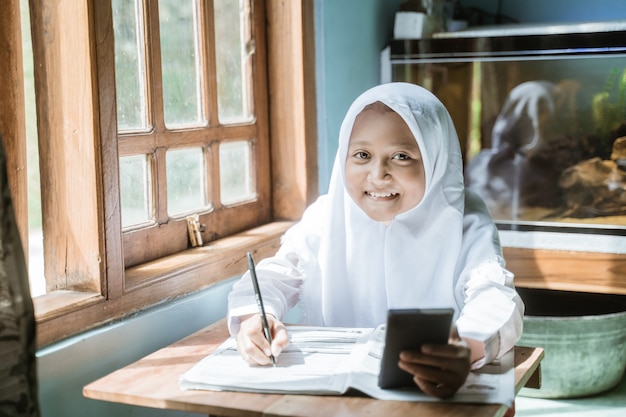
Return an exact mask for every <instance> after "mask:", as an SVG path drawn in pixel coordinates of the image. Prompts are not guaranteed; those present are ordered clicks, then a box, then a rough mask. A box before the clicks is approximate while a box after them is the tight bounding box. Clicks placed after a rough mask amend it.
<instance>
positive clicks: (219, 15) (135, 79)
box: [100, 0, 271, 284]
mask: <svg viewBox="0 0 626 417" xmlns="http://www.w3.org/2000/svg"><path fill="white" fill-rule="evenodd" d="M253 4H254V3H252V1H251V0H241V1H229V0H215V1H213V2H207V1H198V0H184V1H178V0H158V1H147V0H132V1H129V0H113V1H112V18H113V28H114V39H115V71H114V72H115V85H116V88H115V92H116V96H115V101H116V110H117V111H116V114H117V126H118V134H117V141H118V152H119V161H120V162H119V171H120V174H119V175H120V195H121V214H122V218H121V220H122V228H123V253H124V266H125V267H126V268H128V267H131V266H134V265H139V264H142V263H145V262H147V261H150V260H153V259H157V258H161V257H163V256H167V255H170V254H172V253H177V252H180V251H181V250H184V249H187V248H188V246H189V236H188V225H187V220H186V218H187V216H189V215H195V214H198V215H199V220H198V223H199V224H201V225H203V226H202V227H201V235H202V241H204V242H207V241H212V240H215V239H217V238H219V237H223V236H228V235H230V234H232V233H234V232H238V231H241V230H245V229H248V228H250V227H252V226H255V225H259V224H262V223H266V222H267V221H268V220H269V219H270V214H271V213H270V209H271V206H270V205H269V204H267V202H268V201H269V197H270V193H269V181H270V170H269V163H268V157H269V153H268V148H269V142H268V136H267V131H268V127H267V117H266V111H267V105H266V102H267V99H266V96H267V93H266V90H267V82H266V74H265V68H264V67H263V66H262V63H263V60H260V59H259V58H258V56H259V55H263V54H264V53H265V50H264V44H265V42H264V31H263V30H262V29H263V28H262V27H261V26H260V25H259V24H258V23H257V25H256V27H255V25H254V23H255V20H254V19H255V15H254V13H255V12H256V13H257V14H259V13H260V10H255V9H254V8H253ZM257 4H259V3H258V2H257ZM261 17H262V15H261ZM259 21H260V22H262V20H259V18H257V22H259ZM107 93H108V91H104V92H100V94H107ZM129 284H130V283H129Z"/></svg>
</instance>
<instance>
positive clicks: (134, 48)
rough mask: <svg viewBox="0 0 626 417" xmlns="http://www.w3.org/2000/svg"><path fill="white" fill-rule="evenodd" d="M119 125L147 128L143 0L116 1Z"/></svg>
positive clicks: (114, 1)
mask: <svg viewBox="0 0 626 417" xmlns="http://www.w3.org/2000/svg"><path fill="white" fill-rule="evenodd" d="M112 6H113V30H114V34H115V84H116V94H117V125H118V128H119V130H120V131H130V130H135V131H136V130H147V128H148V123H149V122H148V111H147V108H148V105H147V100H148V99H147V89H146V67H145V62H146V60H145V56H146V55H145V49H144V41H143V38H144V35H143V34H144V31H143V26H144V25H143V18H142V16H143V14H142V13H141V8H142V2H141V0H134V1H133V0H131V1H129V0H113V1H112Z"/></svg>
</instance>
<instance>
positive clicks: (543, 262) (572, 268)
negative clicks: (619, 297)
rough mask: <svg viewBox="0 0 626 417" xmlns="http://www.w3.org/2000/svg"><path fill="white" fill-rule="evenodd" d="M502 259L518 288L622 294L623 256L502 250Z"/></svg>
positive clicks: (625, 264) (625, 285)
mask: <svg viewBox="0 0 626 417" xmlns="http://www.w3.org/2000/svg"><path fill="white" fill-rule="evenodd" d="M504 256H505V259H506V262H507V269H509V270H510V271H511V272H513V273H514V274H515V285H516V286H518V287H526V288H544V289H553V290H562V291H582V292H597V293H606V294H626V255H619V254H611V253H594V252H574V251H560V250H544V249H520V248H504Z"/></svg>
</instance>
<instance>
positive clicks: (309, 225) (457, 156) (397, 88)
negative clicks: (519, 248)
mask: <svg viewBox="0 0 626 417" xmlns="http://www.w3.org/2000/svg"><path fill="white" fill-rule="evenodd" d="M377 101H380V102H382V103H384V104H385V105H387V106H388V107H389V108H391V109H392V110H394V111H395V112H396V113H398V114H399V115H400V116H401V117H402V119H403V120H404V121H405V122H406V124H407V125H408V126H409V128H410V130H411V132H412V133H413V136H414V137H415V139H416V141H417V143H418V145H419V148H420V150H421V153H422V159H423V163H424V171H425V183H426V186H425V193H424V197H423V199H422V201H421V202H420V203H419V204H418V205H417V206H416V207H414V208H412V209H410V210H408V211H406V212H404V213H401V214H399V215H397V216H396V217H395V218H394V219H393V220H392V221H391V222H390V223H389V224H384V223H380V222H377V221H374V220H372V219H371V218H369V217H368V216H367V215H366V214H365V213H364V212H363V210H361V209H360V208H359V207H358V206H357V205H356V204H355V203H354V201H353V200H352V198H351V197H350V196H349V194H348V193H347V191H346V187H345V184H344V178H345V176H344V165H345V160H346V156H347V149H348V142H349V139H350V133H351V131H352V127H353V125H354V121H355V118H356V116H357V115H358V114H359V113H360V112H361V111H362V110H363V108H364V107H365V106H367V105H368V104H371V103H374V102H377ZM462 170H463V166H462V158H461V151H460V147H459V141H458V138H457V134H456V130H455V128H454V125H453V123H452V120H451V118H450V115H449V113H448V111H447V110H446V108H445V107H444V106H443V104H442V103H441V102H440V101H439V100H438V99H437V98H436V97H435V96H434V95H433V94H431V93H430V92H428V91H427V90H425V89H423V88H422V87H419V86H417V85H414V84H408V83H390V84H384V85H380V86H377V87H374V88H372V89H370V90H368V91H366V92H365V93H363V94H362V95H361V96H359V97H358V98H357V99H356V100H355V102H354V103H353V104H352V106H351V107H350V109H349V110H348V112H347V114H346V117H345V119H344V121H343V124H342V126H341V130H340V134H339V149H338V151H337V157H336V159H335V164H334V167H333V172H332V176H331V180H330V185H329V191H328V194H326V195H323V196H321V197H319V198H318V200H317V201H315V202H314V203H313V204H312V205H311V206H309V207H308V208H307V210H306V211H305V213H304V215H303V217H302V219H301V221H300V222H299V223H297V224H296V225H294V226H293V227H292V228H291V229H289V230H288V231H287V233H286V234H285V236H284V238H283V242H282V245H281V248H280V249H279V251H278V252H277V254H276V255H275V256H274V257H271V258H268V259H265V260H263V261H261V262H260V263H259V264H258V265H257V275H258V278H259V281H260V285H261V292H262V295H263V301H264V303H265V309H266V312H267V313H270V314H274V315H275V316H276V317H278V318H279V319H282V318H283V317H284V316H285V315H286V313H287V312H288V311H289V310H290V309H291V308H293V307H294V306H295V305H297V304H299V305H300V308H301V310H302V316H303V317H302V321H303V323H304V324H310V325H324V326H348V327H375V326H377V325H379V324H381V323H384V322H385V321H386V317H387V310H388V309H391V308H433V307H451V308H454V310H455V312H456V314H455V321H456V326H457V328H458V331H459V334H460V335H461V336H463V337H469V338H472V339H476V340H478V341H481V342H483V343H484V346H485V352H486V356H485V358H484V359H483V360H481V361H479V362H478V363H476V364H474V367H479V366H481V365H482V364H484V363H488V362H490V361H491V360H493V359H494V358H496V357H498V356H499V355H500V354H503V353H505V352H506V351H508V350H509V349H510V348H512V347H513V345H514V344H515V343H516V342H517V340H518V339H519V337H520V336H521V332H522V323H523V313H524V305H523V303H522V301H521V299H520V298H519V296H518V294H517V292H516V291H515V288H514V285H513V275H512V274H511V273H510V272H509V271H507V270H506V269H505V268H504V260H503V258H502V253H501V248H500V243H499V238H498V233H497V230H496V228H495V226H494V225H493V222H492V220H491V217H490V216H489V214H488V212H487V209H486V207H485V205H484V203H483V202H482V200H481V199H480V198H479V197H478V196H476V195H475V194H473V193H471V192H469V191H467V190H466V189H465V187H464V185H463V174H462ZM228 309H229V311H228V324H229V330H230V332H231V334H236V333H237V331H238V329H239V319H238V317H239V316H243V315H246V314H251V313H255V312H257V305H256V301H255V297H254V291H253V288H252V283H251V281H250V277H249V275H248V274H247V273H246V274H245V275H244V276H243V277H242V278H241V280H240V281H238V282H237V283H236V284H235V285H234V287H233V290H232V292H231V293H230V294H229V297H228Z"/></svg>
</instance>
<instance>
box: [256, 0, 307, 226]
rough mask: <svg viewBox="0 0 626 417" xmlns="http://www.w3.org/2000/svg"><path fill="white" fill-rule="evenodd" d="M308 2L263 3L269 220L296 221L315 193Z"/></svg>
mask: <svg viewBox="0 0 626 417" xmlns="http://www.w3.org/2000/svg"><path fill="white" fill-rule="evenodd" d="M313 14H314V10H313V2H311V1H280V0H267V22H268V23H267V37H268V44H269V45H270V48H269V51H268V70H269V72H268V76H269V91H270V99H269V102H270V105H271V108H270V131H271V136H272V147H271V152H272V158H271V159H272V161H273V162H275V163H274V164H273V165H272V183H273V184H274V187H273V189H272V191H273V199H272V201H273V211H274V218H282V219H297V218H299V217H300V216H301V215H302V212H303V211H304V209H305V208H306V206H307V205H308V204H309V203H310V202H311V201H312V199H313V198H314V197H315V196H316V195H317V193H318V186H317V150H316V149H317V148H316V146H317V138H316V133H317V131H316V118H317V116H316V114H317V113H316V104H315V94H314V91H315V76H314V75H313V74H314V72H315V64H314V63H315V58H314V54H315V50H314V48H313V46H314V45H313V39H314V32H313V23H312V22H313Z"/></svg>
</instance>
